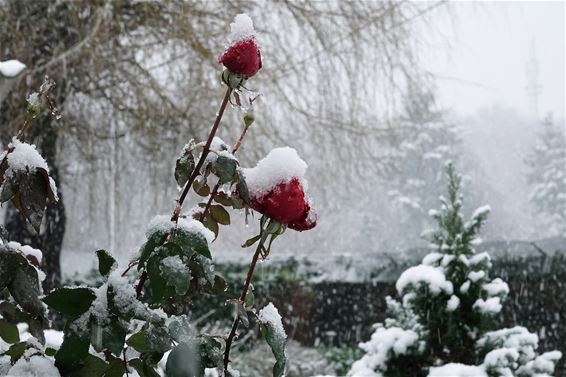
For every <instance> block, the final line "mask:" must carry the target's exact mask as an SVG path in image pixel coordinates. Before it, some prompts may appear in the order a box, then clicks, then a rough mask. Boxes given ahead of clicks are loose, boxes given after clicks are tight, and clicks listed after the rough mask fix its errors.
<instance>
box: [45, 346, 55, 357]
mask: <svg viewBox="0 0 566 377" xmlns="http://www.w3.org/2000/svg"><path fill="white" fill-rule="evenodd" d="M56 352H57V350H56V349H55V348H51V347H46V348H45V355H46V356H54V355H55V353H56Z"/></svg>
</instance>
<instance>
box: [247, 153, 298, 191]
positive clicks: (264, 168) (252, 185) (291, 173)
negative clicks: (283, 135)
mask: <svg viewBox="0 0 566 377" xmlns="http://www.w3.org/2000/svg"><path fill="white" fill-rule="evenodd" d="M307 167H308V165H307V163H306V162H305V161H303V160H302V159H301V158H300V157H299V155H298V153H297V151H296V150H295V149H293V148H290V147H283V148H275V149H273V150H271V152H269V153H268V155H267V156H265V157H264V158H263V159H262V160H260V161H259V162H258V163H257V165H256V166H255V167H254V168H248V169H242V172H243V173H244V176H245V177H246V183H247V185H248V190H249V191H250V192H251V193H253V194H254V195H261V194H262V193H265V192H268V191H269V190H270V189H271V188H273V187H274V186H276V185H277V184H279V183H287V182H289V181H291V179H293V178H298V179H299V181H300V182H301V185H302V186H303V189H304V190H306V189H307V187H306V182H305V181H304V180H303V178H304V176H305V173H306V171H307Z"/></svg>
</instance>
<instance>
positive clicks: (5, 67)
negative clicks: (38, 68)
mask: <svg viewBox="0 0 566 377" xmlns="http://www.w3.org/2000/svg"><path fill="white" fill-rule="evenodd" d="M24 69H26V65H25V64H24V63H22V62H21V61H19V60H16V59H11V60H6V61H4V62H0V74H1V75H2V76H4V77H7V78H14V77H16V76H18V75H19V74H20V73H22V71H23V70H24Z"/></svg>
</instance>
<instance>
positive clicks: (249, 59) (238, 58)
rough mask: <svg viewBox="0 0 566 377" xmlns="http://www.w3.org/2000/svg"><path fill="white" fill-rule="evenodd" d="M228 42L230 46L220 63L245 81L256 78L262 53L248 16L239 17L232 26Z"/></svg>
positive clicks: (220, 58) (219, 60) (241, 15)
mask: <svg viewBox="0 0 566 377" xmlns="http://www.w3.org/2000/svg"><path fill="white" fill-rule="evenodd" d="M228 41H229V45H228V47H227V48H226V51H225V52H224V53H223V54H222V55H221V56H220V57H219V58H218V62H219V63H222V64H223V65H224V66H225V67H226V68H227V69H228V70H229V71H230V72H231V73H233V74H236V75H240V76H242V78H243V79H248V78H250V77H252V76H254V75H255V74H256V73H257V71H259V70H260V69H261V53H260V51H259V48H258V46H257V43H256V40H255V32H254V26H253V22H252V20H251V19H250V18H249V17H248V16H247V15H246V14H239V15H237V16H236V18H235V19H234V22H233V23H231V24H230V35H229V37H228ZM223 79H224V76H223ZM224 81H226V80H224Z"/></svg>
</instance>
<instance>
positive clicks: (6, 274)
mask: <svg viewBox="0 0 566 377" xmlns="http://www.w3.org/2000/svg"><path fill="white" fill-rule="evenodd" d="M0 248H2V249H3V248H4V247H3V246H1V245H0ZM18 262H19V263H21V264H23V263H24V262H25V261H24V260H23V256H21V255H19V254H17V253H14V252H11V251H8V250H0V291H2V290H4V288H6V287H7V286H8V285H9V284H10V283H11V282H12V279H13V278H14V275H15V272H16V269H17V268H18ZM26 263H27V262H26Z"/></svg>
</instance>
